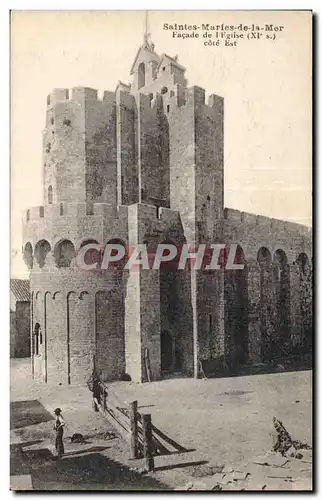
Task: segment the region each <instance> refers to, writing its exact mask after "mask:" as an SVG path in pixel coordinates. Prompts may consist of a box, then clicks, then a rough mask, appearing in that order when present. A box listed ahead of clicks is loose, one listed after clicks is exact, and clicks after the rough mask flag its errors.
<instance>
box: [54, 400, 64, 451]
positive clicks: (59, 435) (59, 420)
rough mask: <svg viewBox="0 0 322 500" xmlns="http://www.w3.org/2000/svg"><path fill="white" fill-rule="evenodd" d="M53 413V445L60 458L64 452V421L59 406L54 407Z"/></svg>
mask: <svg viewBox="0 0 322 500" xmlns="http://www.w3.org/2000/svg"><path fill="white" fill-rule="evenodd" d="M54 413H55V415H56V422H55V425H54V430H55V431H56V441H55V447H56V453H57V457H59V458H60V457H61V456H62V455H63V454H64V443H63V434H64V426H65V422H64V419H63V416H62V414H61V409H60V408H56V410H55V411H54Z"/></svg>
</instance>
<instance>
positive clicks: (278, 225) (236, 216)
mask: <svg viewBox="0 0 322 500" xmlns="http://www.w3.org/2000/svg"><path fill="white" fill-rule="evenodd" d="M224 219H225V220H228V221H231V222H234V223H239V222H241V223H245V224H253V225H256V226H258V228H259V229H262V230H273V231H287V232H296V233H297V234H298V233H300V234H301V235H304V236H306V235H309V234H311V232H312V229H311V228H310V227H307V226H303V225H302V224H297V223H295V222H289V221H284V220H281V219H274V218H271V217H266V216H264V215H256V214H251V213H248V212H241V211H239V210H235V209H233V208H225V209H224Z"/></svg>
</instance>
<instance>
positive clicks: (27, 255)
mask: <svg viewBox="0 0 322 500" xmlns="http://www.w3.org/2000/svg"><path fill="white" fill-rule="evenodd" d="M23 260H24V262H25V264H26V266H27V267H28V269H32V267H33V262H34V257H33V249H32V245H31V243H29V242H28V243H26V245H25V248H24V251H23Z"/></svg>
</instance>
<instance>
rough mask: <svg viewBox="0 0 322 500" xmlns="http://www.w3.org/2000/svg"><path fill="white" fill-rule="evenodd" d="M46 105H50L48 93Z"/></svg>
mask: <svg viewBox="0 0 322 500" xmlns="http://www.w3.org/2000/svg"><path fill="white" fill-rule="evenodd" d="M47 106H50V95H48V96H47Z"/></svg>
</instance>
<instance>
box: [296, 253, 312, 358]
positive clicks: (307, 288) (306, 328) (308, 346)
mask: <svg viewBox="0 0 322 500" xmlns="http://www.w3.org/2000/svg"><path fill="white" fill-rule="evenodd" d="M296 264H297V267H298V272H299V278H300V279H299V313H300V314H299V317H300V329H301V336H302V339H301V344H302V354H309V355H310V356H311V355H312V272H311V266H310V261H309V258H308V256H307V254H306V253H304V252H302V253H300V255H299V256H298V257H297V259H296Z"/></svg>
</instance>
